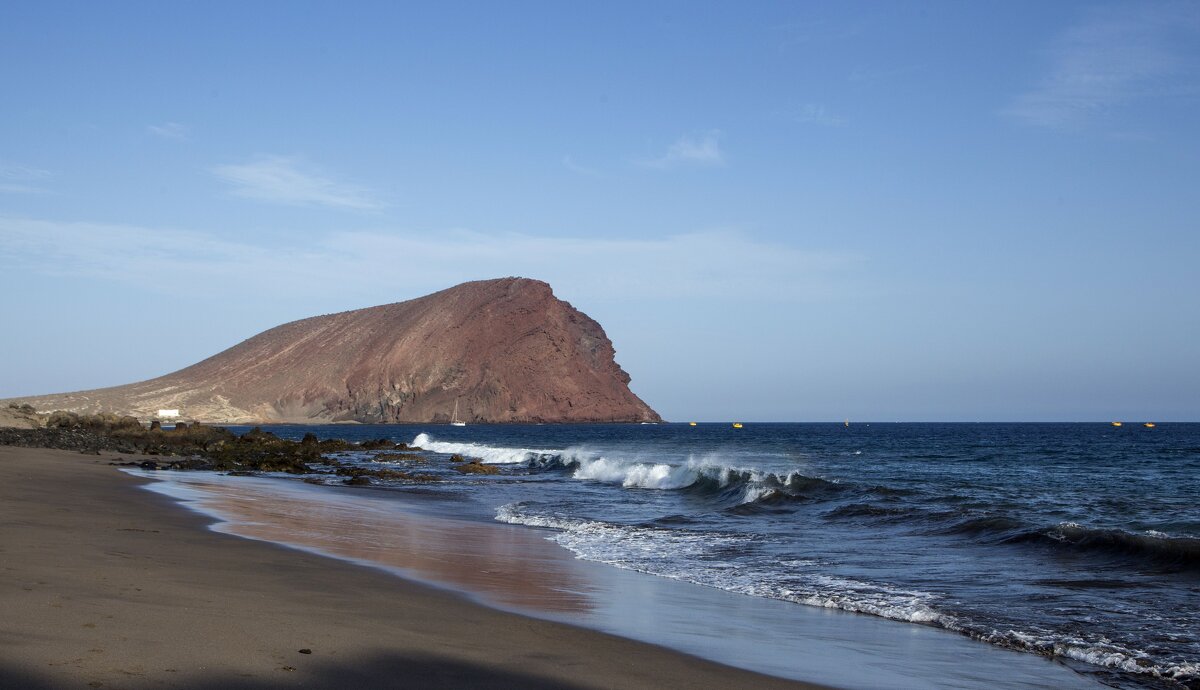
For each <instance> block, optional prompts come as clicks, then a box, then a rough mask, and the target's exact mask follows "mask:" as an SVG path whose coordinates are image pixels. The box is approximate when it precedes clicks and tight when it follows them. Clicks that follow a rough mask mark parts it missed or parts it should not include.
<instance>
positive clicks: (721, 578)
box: [496, 503, 957, 629]
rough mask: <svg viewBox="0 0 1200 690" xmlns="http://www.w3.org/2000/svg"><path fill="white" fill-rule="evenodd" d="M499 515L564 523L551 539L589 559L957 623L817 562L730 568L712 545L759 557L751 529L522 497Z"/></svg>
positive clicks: (755, 591) (928, 599)
mask: <svg viewBox="0 0 1200 690" xmlns="http://www.w3.org/2000/svg"><path fill="white" fill-rule="evenodd" d="M496 520H497V521H499V522H507V523H509V524H514V525H529V526H532V527H544V528H550V529H554V530H558V532H557V533H556V534H554V535H552V536H550V537H548V539H550V540H551V541H554V542H556V543H558V544H560V545H562V546H564V547H566V548H567V549H568V550H570V551H571V552H573V553H574V554H575V555H576V557H577V558H580V559H582V560H587V561H596V562H599V563H606V564H608V565H613V566H616V567H618V568H624V569H626V570H636V571H638V572H643V573H649V574H651V575H658V576H661V577H667V578H671V579H673V580H683V581H687V582H691V583H693V584H698V585H704V586H706V587H714V588H717V589H723V590H726V591H729V592H736V593H738V594H747V595H750V596H756V597H762V598H767V599H782V600H784V601H791V602H795V603H799V604H806V605H808V606H819V607H822V608H835V609H841V610H843V611H854V612H857V613H869V614H872V615H876V616H880V617H883V618H891V619H893V620H900V621H908V622H912V623H935V624H938V625H942V626H944V627H947V628H951V629H955V628H956V626H957V623H956V621H955V619H954V618H953V617H951V616H948V615H946V614H943V613H941V612H939V611H937V610H936V609H935V608H934V607H933V606H932V601H933V599H934V596H933V595H931V594H928V593H925V592H916V591H909V590H903V589H899V588H896V587H890V586H888V585H883V584H878V583H871V582H864V581H859V580H852V579H849V578H838V577H831V576H829V575H826V574H823V573H821V572H820V564H818V563H816V562H815V561H804V560H801V561H791V562H790V564H791V567H790V568H789V569H788V574H787V576H786V577H781V576H780V573H779V571H778V569H777V568H771V567H761V568H755V567H745V568H729V567H725V566H724V565H723V564H722V563H721V562H715V561H713V560H712V558H711V553H712V551H713V549H721V550H728V549H737V550H740V551H744V552H745V553H746V554H747V558H750V559H752V558H753V556H752V554H753V551H754V540H755V537H752V536H750V535H747V534H737V533H713V532H703V533H702V532H692V531H689V530H679V529H663V528H654V527H641V526H630V525H618V524H612V523H607V522H602V521H598V520H586V519H580V518H570V517H562V516H557V515H546V514H544V513H537V512H531V511H529V510H526V506H525V505H524V504H521V503H510V504H507V505H503V506H501V507H500V508H499V509H497V511H496Z"/></svg>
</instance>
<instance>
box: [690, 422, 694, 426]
mask: <svg viewBox="0 0 1200 690" xmlns="http://www.w3.org/2000/svg"><path fill="white" fill-rule="evenodd" d="M688 426H696V423H695V422H688Z"/></svg>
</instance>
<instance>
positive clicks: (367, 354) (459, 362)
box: [20, 278, 659, 423]
mask: <svg viewBox="0 0 1200 690" xmlns="http://www.w3.org/2000/svg"><path fill="white" fill-rule="evenodd" d="M613 356H614V350H613V346H612V343H611V342H610V341H609V339H608V337H607V336H606V335H605V333H604V329H603V328H601V327H600V324H598V323H596V322H595V321H593V320H592V319H591V318H589V317H588V316H587V315H586V314H584V313H583V312H580V311H579V310H577V309H575V308H574V307H572V306H571V305H570V304H568V303H567V302H564V301H562V300H560V299H558V298H556V297H555V296H554V294H553V292H552V291H551V289H550V286H549V285H547V284H546V283H543V282H541V281H536V280H529V279H525V278H501V279H497V280H483V281H476V282H470V283H463V284H462V285H458V286H456V287H452V288H450V289H447V290H442V291H441V292H437V293H434V294H432V295H427V296H425V297H421V298H418V299H414V300H409V301H407V302H398V303H395V304H386V305H383V306H378V307H370V308H367V309H358V310H355V311H347V312H342V313H339V314H329V315H326V316H316V317H312V318H308V319H302V320H300V321H294V322H292V323H287V324H283V325H282V326H277V327H275V328H272V329H270V330H268V331H264V332H262V333H260V334H258V335H256V336H254V337H253V338H250V339H249V340H246V341H244V342H242V343H240V344H238V345H235V346H234V347H231V348H229V349H228V350H225V351H224V352H221V353H220V354H217V355H215V356H213V357H210V358H208V359H206V360H204V361H202V362H199V363H197V364H194V365H192V366H190V367H187V368H186V369H181V370H180V371H177V372H175V373H173V374H168V375H166V376H161V377H159V378H156V379H151V380H149V381H143V382H141V383H133V384H129V385H125V386H116V387H113V388H101V389H97V390H91V391H80V392H77V393H65V394H60V395H48V396H39V397H33V398H22V399H20V401H21V402H28V403H30V404H32V405H33V406H34V407H36V408H37V409H38V410H71V411H76V412H116V413H121V414H133V415H136V416H138V417H140V418H149V417H153V416H154V415H155V414H156V413H157V411H158V410H160V409H178V410H179V411H180V414H181V416H182V417H183V418H186V419H196V420H201V421H207V422H224V423H238V422H242V423H246V422H255V423H258V422H298V423H320V422H333V421H358V422H430V421H446V420H448V419H449V417H450V415H451V413H452V412H453V410H454V405H455V401H458V407H459V417H460V418H462V419H464V420H465V421H469V422H470V421H474V422H601V421H604V422H607V421H625V422H641V421H659V416H658V414H657V413H656V412H654V410H652V409H650V407H649V406H647V405H646V404H645V403H644V402H642V401H641V400H640V399H639V398H638V397H637V396H636V395H634V394H633V393H632V392H631V391H630V390H629V386H628V384H629V375H628V374H626V373H625V371H624V370H622V369H621V367H620V366H618V365H617V363H616V362H615V361H614V360H613Z"/></svg>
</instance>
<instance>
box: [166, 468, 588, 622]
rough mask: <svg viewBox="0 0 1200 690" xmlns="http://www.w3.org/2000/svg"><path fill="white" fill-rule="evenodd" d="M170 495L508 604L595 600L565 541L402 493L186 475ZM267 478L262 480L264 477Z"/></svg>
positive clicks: (234, 520)
mask: <svg viewBox="0 0 1200 690" xmlns="http://www.w3.org/2000/svg"><path fill="white" fill-rule="evenodd" d="M172 479H174V480H175V481H173V482H168V483H169V484H173V485H175V486H177V487H179V488H180V489H182V491H181V492H176V491H172V492H171V493H172V495H176V496H177V497H178V498H181V499H182V500H184V502H185V503H187V504H188V505H190V506H192V507H194V508H196V509H199V510H202V511H204V512H206V513H209V514H216V515H218V516H220V517H221V518H222V519H223V520H224V522H223V523H221V524H219V525H217V526H215V527H214V529H216V530H218V531H221V532H226V533H228V534H236V535H238V536H241V537H247V538H250V539H259V540H263V541H270V542H275V543H280V544H287V545H289V546H294V547H298V548H301V549H305V550H309V551H315V552H317V553H320V554H323V555H327V556H333V557H336V558H342V559H350V560H355V561H359V562H367V563H370V564H371V565H375V566H382V567H384V568H389V569H395V570H399V571H402V572H403V574H405V575H408V576H410V577H413V578H415V579H418V580H422V581H425V582H429V583H431V584H435V585H438V586H442V587H448V588H450V589H454V590H459V591H463V592H467V593H472V594H478V595H482V596H483V597H484V598H486V599H488V600H489V601H491V602H493V603H495V604H499V605H501V606H505V607H516V608H520V609H526V610H530V609H532V610H535V611H544V612H550V613H569V612H584V611H588V610H590V609H591V608H592V603H591V598H590V597H589V595H588V592H589V590H590V588H589V587H588V586H587V584H586V583H581V582H580V581H579V578H578V573H575V572H572V569H571V568H570V560H569V558H564V553H563V552H562V550H561V549H560V548H559V547H557V546H555V545H553V544H550V543H549V542H547V541H545V540H544V539H542V538H540V537H539V536H537V535H534V534H530V533H527V531H526V530H518V529H503V528H498V527H499V526H494V525H481V524H477V523H471V522H466V521H460V520H450V519H443V518H437V517H433V516H427V515H421V516H420V517H416V516H413V515H411V514H409V513H406V512H404V511H403V510H400V509H399V507H398V506H397V505H396V502H395V501H384V500H379V499H374V500H372V498H371V497H370V496H369V495H367V494H366V492H363V491H355V492H354V496H353V497H349V496H342V495H339V493H338V492H335V491H330V490H329V489H324V490H319V489H318V490H316V491H315V492H314V490H312V489H309V488H308V487H305V486H297V485H291V486H288V485H287V483H285V482H281V481H279V480H277V479H276V480H272V479H253V478H246V477H242V478H238V480H237V481H229V480H225V479H222V478H220V477H211V476H209V477H204V476H201V475H188V476H186V477H172ZM264 481H265V482H269V485H262V484H261V482H264Z"/></svg>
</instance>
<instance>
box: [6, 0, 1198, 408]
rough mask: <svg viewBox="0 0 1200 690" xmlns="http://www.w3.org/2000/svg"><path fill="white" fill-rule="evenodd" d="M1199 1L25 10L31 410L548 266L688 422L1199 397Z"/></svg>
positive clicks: (13, 314)
mask: <svg viewBox="0 0 1200 690" xmlns="http://www.w3.org/2000/svg"><path fill="white" fill-rule="evenodd" d="M1198 225H1200V4H1197V3H1195V2H1128V3H1075V2H1054V3H1046V2H1004V3H963V2H866V3H862V2H826V3H821V2H804V3H795V2H782V3H769V2H756V3H735V2H729V3H701V2H679V3H673V2H655V3H645V2H631V3H622V2H604V3H562V2H546V3H527V2H511V3H491V2H481V3H456V2H445V3H430V4H422V5H418V4H410V3H396V2H378V3H374V2H354V3H346V2H339V3H332V2H330V3H303V2H260V3H234V2H170V3H163V2H112V3H91V2H77V3H60V2H49V1H47V2H41V1H39V2H24V3H22V2H9V3H3V5H0V318H2V319H3V324H4V325H3V328H2V329H0V333H2V335H0V397H15V396H21V395H33V394H40V393H50V392H62V391H69V390H80V389H87V388H95V387H101V386H109V385H118V384H123V383H129V382H132V381H136V380H143V379H147V378H151V377H154V376H158V375H161V374H165V373H168V372H170V371H174V370H176V369H179V368H182V367H184V366H187V365H189V364H192V363H194V362H196V361H198V360H200V359H203V358H205V357H208V356H210V355H212V354H215V353H217V352H219V351H221V350H223V349H225V348H227V347H229V346H231V345H234V344H236V343H238V342H240V341H241V340H244V339H245V338H248V337H250V336H252V335H254V334H256V333H258V332H260V331H262V330H265V329H267V328H270V327H272V326H275V325H278V324H281V323H284V322H287V321H291V320H295V319H298V318H303V317H307V316H313V315H316V314H324V313H330V312H336V311H342V310H346V309H354V308H360V307H367V306H373V305H377V304H385V303H390V302H397V301H402V300H406V299H410V298H413V297H418V296H421V295H424V294H427V293H429V292H433V291H436V290H439V289H443V288H446V287H450V286H452V285H455V284H457V283H459V282H463V281H466V280H477V279H485V278H496V277H502V276H509V275H520V276H526V277H531V278H538V279H541V280H545V281H547V282H549V283H550V284H551V285H552V286H553V288H554V290H555V294H556V295H558V296H559V297H561V298H563V299H565V300H568V301H569V302H571V303H572V304H573V305H574V306H576V307H577V308H579V309H581V310H582V311H584V312H586V313H587V314H589V315H590V316H592V317H593V318H595V319H596V320H598V321H599V322H600V323H601V324H603V326H604V327H605V329H606V331H607V333H608V335H609V336H610V338H611V339H612V340H613V342H614V345H615V347H616V350H617V361H618V362H619V363H620V364H621V365H622V366H623V367H624V368H625V369H626V370H627V371H628V372H629V373H630V375H631V376H632V377H633V381H632V388H633V390H634V392H636V393H637V394H638V395H640V396H641V397H642V398H643V399H644V400H646V401H647V402H648V403H649V404H650V405H651V406H652V407H654V408H655V409H656V410H658V411H659V412H660V413H661V414H662V415H663V416H664V417H665V418H667V419H672V420H677V421H688V420H700V421H728V420H734V419H737V420H757V421H827V420H828V421H832V420H842V419H851V420H854V421H867V420H871V421H1108V420H1117V419H1120V420H1126V421H1144V420H1153V421H1159V422H1164V421H1200V356H1198V352H1200V347H1198V344H1200V270H1198V266H1200V232H1198V231H1200V227H1198Z"/></svg>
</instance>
